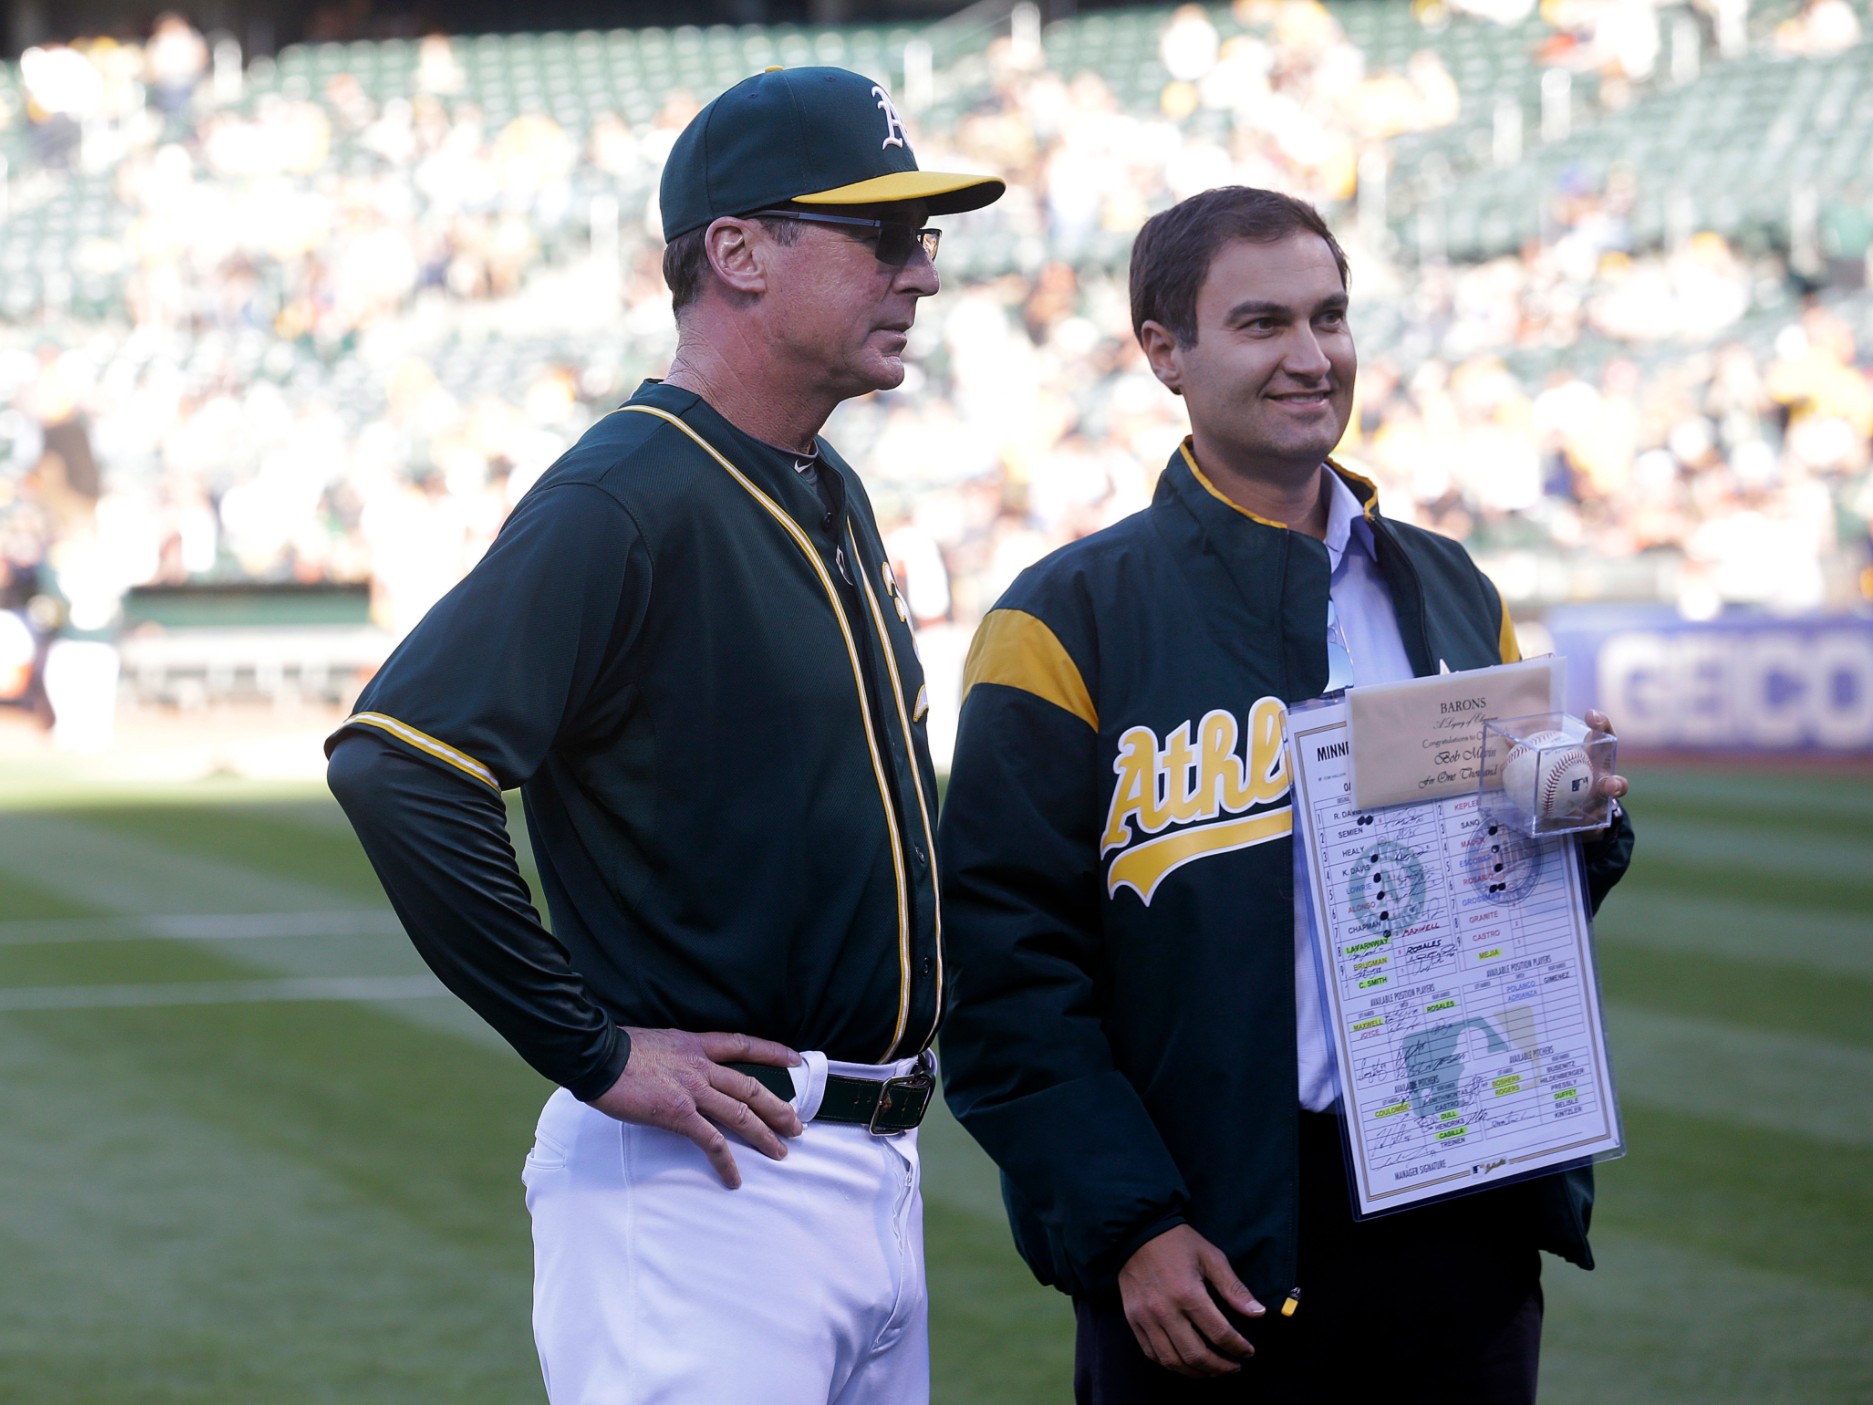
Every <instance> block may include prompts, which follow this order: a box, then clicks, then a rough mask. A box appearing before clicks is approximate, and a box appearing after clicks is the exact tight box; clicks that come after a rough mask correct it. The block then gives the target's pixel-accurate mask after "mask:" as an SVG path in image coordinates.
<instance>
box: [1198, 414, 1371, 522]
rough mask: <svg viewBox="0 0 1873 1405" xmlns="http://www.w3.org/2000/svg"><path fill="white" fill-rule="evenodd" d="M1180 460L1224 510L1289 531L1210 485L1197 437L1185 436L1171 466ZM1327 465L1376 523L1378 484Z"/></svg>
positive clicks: (1340, 466) (1334, 465)
mask: <svg viewBox="0 0 1873 1405" xmlns="http://www.w3.org/2000/svg"><path fill="white" fill-rule="evenodd" d="M1180 460H1181V462H1182V463H1183V465H1184V467H1186V468H1188V469H1189V470H1190V475H1191V477H1193V478H1195V479H1196V481H1197V483H1198V484H1199V485H1200V486H1201V487H1202V488H1203V490H1204V491H1205V492H1207V493H1208V494H1209V495H1210V496H1211V497H1213V498H1215V499H1216V500H1217V501H1218V502H1220V503H1221V504H1223V506H1224V507H1227V508H1229V509H1231V510H1232V511H1235V512H1239V513H1241V514H1242V515H1243V516H1244V517H1246V518H1248V519H1249V520H1250V521H1251V522H1260V523H1261V524H1262V525H1263V526H1264V527H1280V528H1283V529H1284V530H1287V529H1288V524H1287V523H1286V522H1276V521H1274V520H1273V519H1272V518H1267V517H1258V516H1256V515H1255V514H1254V513H1253V512H1250V511H1249V510H1248V509H1247V508H1246V507H1244V506H1242V504H1241V503H1239V502H1237V501H1236V500H1235V499H1233V498H1231V497H1228V496H1227V495H1225V494H1224V492H1223V491H1222V489H1220V488H1218V487H1217V486H1216V485H1215V484H1214V483H1212V482H1211V481H1210V477H1209V475H1208V474H1207V473H1205V472H1204V471H1203V469H1202V466H1201V465H1199V464H1198V463H1197V455H1196V447H1195V437H1194V436H1193V435H1188V434H1186V435H1185V436H1184V442H1183V443H1181V444H1179V445H1178V446H1177V452H1176V453H1175V454H1173V455H1171V463H1172V464H1173V465H1175V464H1177V463H1178V462H1179V461H1180ZM1325 462H1326V465H1327V468H1328V469H1329V470H1331V471H1332V472H1333V473H1334V474H1335V475H1336V476H1337V477H1338V478H1339V480H1340V481H1341V482H1342V483H1344V484H1346V486H1347V487H1348V488H1350V489H1351V490H1352V493H1353V497H1354V498H1355V499H1357V500H1358V502H1359V506H1360V509H1361V510H1362V511H1363V512H1364V513H1365V515H1366V520H1367V521H1368V522H1370V521H1372V519H1373V518H1374V517H1376V516H1377V515H1378V512H1379V487H1378V484H1376V483H1374V482H1373V481H1372V480H1371V479H1370V478H1364V477H1361V476H1360V475H1359V474H1357V473H1354V472H1353V471H1352V470H1351V469H1350V468H1347V467H1346V466H1345V465H1344V464H1338V463H1335V462H1334V461H1333V459H1332V457H1331V456H1329V457H1328V458H1327V459H1326V460H1325Z"/></svg>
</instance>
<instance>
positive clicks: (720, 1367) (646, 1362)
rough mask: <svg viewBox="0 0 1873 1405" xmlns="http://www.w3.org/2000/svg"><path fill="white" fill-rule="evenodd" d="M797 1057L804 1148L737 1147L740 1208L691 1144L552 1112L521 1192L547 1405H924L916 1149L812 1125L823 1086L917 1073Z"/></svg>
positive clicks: (570, 1108)
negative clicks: (529, 1225)
mask: <svg viewBox="0 0 1873 1405" xmlns="http://www.w3.org/2000/svg"><path fill="white" fill-rule="evenodd" d="M804 1057H805V1060H806V1062H805V1063H804V1064H803V1065H801V1066H800V1067H797V1068H794V1069H793V1070H791V1072H792V1074H793V1076H794V1088H795V1094H794V1099H793V1106H794V1110H795V1111H796V1112H797V1113H798V1114H799V1116H800V1120H801V1121H802V1122H803V1123H805V1124H806V1127H805V1131H804V1132H803V1133H802V1134H801V1135H800V1136H799V1137H796V1138H793V1139H791V1140H789V1141H788V1142H787V1158H786V1159H785V1160H784V1161H770V1160H769V1159H768V1158H767V1157H765V1156H762V1155H761V1154H760V1153H759V1152H757V1151H755V1150H753V1149H752V1148H751V1147H746V1146H743V1145H740V1144H737V1146H736V1148H735V1163H736V1165H737V1166H739V1167H740V1168H741V1176H742V1183H741V1188H740V1189H739V1190H732V1191H731V1190H729V1189H727V1188H726V1187H724V1186H723V1184H722V1182H721V1181H720V1180H719V1179H718V1178H717V1176H716V1174H715V1172H714V1171H713V1170H712V1169H711V1168H710V1166H709V1163H708V1160H707V1159H706V1158H705V1157H704V1156H703V1154H702V1152H701V1150H700V1149H699V1148H698V1147H697V1146H696V1144H695V1143H694V1142H691V1141H689V1140H688V1139H687V1138H685V1137H680V1136H678V1135H676V1134H675V1133H673V1132H666V1131H663V1130H662V1129H660V1128H656V1127H641V1126H636V1125H634V1124H630V1123H623V1122H618V1121H616V1120H614V1119H612V1118H610V1117H607V1116H606V1115H605V1114H604V1113H602V1112H598V1111H596V1110H595V1109H593V1108H590V1107H587V1106H586V1105H585V1104H584V1103H581V1102H580V1101H578V1099H576V1098H574V1097H573V1096H572V1095H571V1094H570V1093H568V1092H567V1091H566V1090H565V1089H563V1088H562V1089H560V1090H559V1091H558V1092H556V1093H554V1094H553V1096H552V1097H551V1098H549V1099H548V1100H547V1104H546V1107H545V1109H544V1110H543V1111H542V1112H541V1114H540V1122H539V1128H538V1131H537V1132H536V1134H535V1139H534V1145H533V1150H532V1151H531V1152H530V1153H529V1154H528V1157H527V1163H526V1167H525V1169H524V1170H523V1172H522V1175H521V1179H522V1180H523V1182H524V1183H525V1185H526V1187H527V1209H528V1211H529V1212H530V1213H531V1214H532V1216H533V1243H534V1279H533V1334H534V1341H535V1343H536V1344H537V1345H538V1347H539V1352H540V1368H541V1371H542V1373H543V1374H544V1376H545V1377H546V1393H547V1397H548V1399H549V1400H550V1401H551V1405H653V1402H654V1405H927V1402H928V1400H929V1398H930V1338H929V1323H928V1313H927V1300H926V1298H925V1295H924V1256H923V1198H922V1194H921V1191H920V1188H919V1171H918V1161H917V1133H916V1132H915V1131H911V1132H906V1133H903V1134H902V1135H899V1136H873V1135H872V1134H871V1133H870V1132H868V1131H866V1129H865V1128H863V1127H860V1126H856V1125H851V1124H844V1123H828V1122H815V1121H814V1120H813V1114H814V1112H816V1111H817V1110H818V1108H819V1103H820V1099H821V1097H822V1095H823V1094H824V1092H825V1088H826V1076H827V1074H828V1073H829V1072H830V1073H839V1074H845V1075H848V1076H853V1077H860V1078H876V1079H883V1078H888V1077H895V1076H902V1075H904V1074H907V1073H909V1072H911V1071H912V1070H913V1069H914V1068H915V1066H916V1061H915V1060H914V1059H906V1060H903V1061H902V1062H900V1063H897V1064H889V1065H870V1064H844V1063H829V1062H828V1060H827V1059H826V1057H825V1056H824V1055H823V1054H819V1053H809V1054H806V1055H805V1056H804Z"/></svg>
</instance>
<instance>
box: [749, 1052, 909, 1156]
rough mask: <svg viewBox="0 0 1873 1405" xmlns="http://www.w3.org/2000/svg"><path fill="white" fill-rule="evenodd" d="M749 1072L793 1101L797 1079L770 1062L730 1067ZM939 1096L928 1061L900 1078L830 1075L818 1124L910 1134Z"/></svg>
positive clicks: (883, 1133)
mask: <svg viewBox="0 0 1873 1405" xmlns="http://www.w3.org/2000/svg"><path fill="white" fill-rule="evenodd" d="M724 1067H727V1068H732V1069H734V1070H735V1072H737V1073H745V1074H747V1075H748V1076H749V1077H750V1078H752V1079H753V1080H754V1081H755V1082H757V1083H759V1084H760V1085H761V1086H762V1087H763V1088H765V1089H767V1090H768V1092H770V1093H772V1094H773V1095H774V1096H775V1097H777V1098H779V1099H780V1100H781V1101H782V1102H792V1101H793V1075H792V1074H790V1073H788V1072H787V1070H786V1069H784V1068H775V1067H774V1066H773V1065H772V1064H742V1063H733V1064H726V1065H724ZM935 1096H936V1078H935V1076H934V1075H933V1074H932V1073H931V1071H930V1065H929V1061H928V1059H927V1058H926V1059H925V1060H924V1061H922V1062H920V1063H919V1064H918V1065H917V1067H916V1068H914V1069H912V1070H911V1071H910V1072H909V1073H904V1074H899V1075H898V1076H897V1077H896V1078H850V1077H847V1076H846V1075H845V1074H842V1073H830V1074H827V1075H826V1095H825V1096H824V1097H823V1098H821V1099H820V1104H819V1111H818V1112H816V1113H814V1114H813V1120H814V1121H815V1122H852V1123H856V1124H857V1125H858V1126H860V1127H863V1128H865V1129H866V1130H867V1131H869V1132H870V1133H871V1134H872V1135H873V1136H879V1137H884V1136H894V1135H896V1134H897V1133H899V1132H908V1131H910V1130H911V1128H913V1127H915V1126H917V1125H918V1123H920V1122H922V1121H923V1115H924V1113H925V1112H927V1111H929V1108H930V1100H931V1099H932V1098H933V1097H935Z"/></svg>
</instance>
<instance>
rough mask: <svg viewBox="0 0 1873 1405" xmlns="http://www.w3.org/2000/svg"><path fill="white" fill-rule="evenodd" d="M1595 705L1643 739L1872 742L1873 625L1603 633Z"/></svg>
mask: <svg viewBox="0 0 1873 1405" xmlns="http://www.w3.org/2000/svg"><path fill="white" fill-rule="evenodd" d="M1598 664H1599V670H1598V671H1599V683H1600V688H1599V692H1600V696H1601V698H1603V699H1604V700H1605V701H1604V702H1603V703H1601V704H1600V705H1601V706H1602V707H1604V708H1605V710H1606V711H1607V713H1608V714H1609V715H1610V716H1612V718H1613V719H1614V721H1615V722H1616V724H1617V725H1618V727H1619V732H1620V736H1621V738H1622V739H1624V740H1626V741H1630V742H1633V743H1635V744H1636V745H1640V746H1711V747H1724V746H1750V747H1767V748H1781V747H1824V748H1827V749H1828V750H1860V749H1865V748H1868V747H1873V630H1868V629H1866V628H1864V627H1855V626H1842V627H1840V628H1832V629H1830V628H1827V627H1825V626H1823V627H1820V628H1811V629H1799V628H1795V629H1790V628H1776V627H1773V626H1770V627H1766V628H1763V629H1760V630H1758V629H1693V630H1683V631H1676V630H1674V631H1672V632H1670V633H1649V632H1638V631H1635V632H1632V633H1626V634H1613V635H1609V636H1608V637H1607V639H1606V641H1605V643H1603V644H1602V645H1601V646H1600V653H1599V659H1598Z"/></svg>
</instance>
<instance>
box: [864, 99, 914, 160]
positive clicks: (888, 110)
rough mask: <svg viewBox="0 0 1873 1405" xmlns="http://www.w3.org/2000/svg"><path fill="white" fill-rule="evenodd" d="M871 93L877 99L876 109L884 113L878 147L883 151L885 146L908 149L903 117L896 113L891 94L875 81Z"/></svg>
mask: <svg viewBox="0 0 1873 1405" xmlns="http://www.w3.org/2000/svg"><path fill="white" fill-rule="evenodd" d="M871 95H872V96H873V97H875V98H877V99H878V109H879V111H881V112H883V113H884V141H883V143H882V144H881V145H880V146H879V147H878V149H879V150H880V151H883V150H884V149H885V147H887V146H902V147H904V149H905V150H906V151H908V150H910V147H909V146H908V145H907V144H906V142H905V140H904V119H903V118H902V117H899V116H898V115H897V105H896V104H895V103H893V102H892V101H891V95H890V94H889V93H887V92H886V91H885V90H884V89H883V88H880V87H879V86H878V85H877V84H876V83H874V84H872V87H871Z"/></svg>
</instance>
